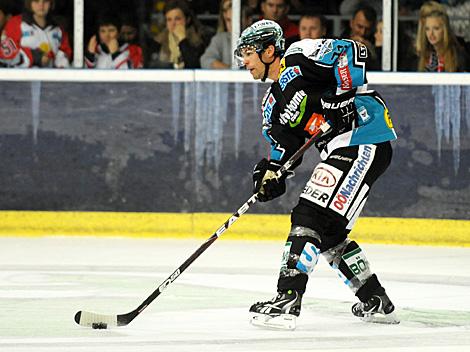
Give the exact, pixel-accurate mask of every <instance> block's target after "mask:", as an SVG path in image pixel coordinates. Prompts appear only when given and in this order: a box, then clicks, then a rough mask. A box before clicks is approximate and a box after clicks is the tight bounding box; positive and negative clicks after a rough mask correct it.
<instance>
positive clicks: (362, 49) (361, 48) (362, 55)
mask: <svg viewBox="0 0 470 352" xmlns="http://www.w3.org/2000/svg"><path fill="white" fill-rule="evenodd" d="M357 45H358V47H359V57H360V58H361V59H367V47H366V46H365V45H364V44H362V43H359V42H357Z"/></svg>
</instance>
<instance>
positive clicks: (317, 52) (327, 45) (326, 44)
mask: <svg viewBox="0 0 470 352" xmlns="http://www.w3.org/2000/svg"><path fill="white" fill-rule="evenodd" d="M313 45H314V49H313V51H312V53H311V54H310V55H309V56H308V58H309V59H311V60H315V61H322V60H323V59H324V58H325V56H326V55H328V54H329V53H331V52H333V39H322V40H315V42H314V43H313Z"/></svg>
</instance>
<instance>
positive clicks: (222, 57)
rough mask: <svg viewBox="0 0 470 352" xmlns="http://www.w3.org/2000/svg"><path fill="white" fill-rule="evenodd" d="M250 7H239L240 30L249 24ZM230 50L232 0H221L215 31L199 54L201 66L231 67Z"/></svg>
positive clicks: (231, 56) (209, 67) (210, 67)
mask: <svg viewBox="0 0 470 352" xmlns="http://www.w3.org/2000/svg"><path fill="white" fill-rule="evenodd" d="M250 14H251V9H250V8H249V7H247V6H243V7H242V9H241V17H242V21H241V22H242V23H241V30H243V29H244V28H245V27H247V26H248V25H250V24H251V22H250V21H251V19H250ZM232 58H233V52H232V0H221V1H220V4H219V19H218V25H217V33H216V34H215V35H214V36H213V37H212V39H211V42H210V44H209V46H208V47H207V49H206V51H204V54H203V55H202V56H201V67H202V68H205V69H228V68H230V67H231V63H232Z"/></svg>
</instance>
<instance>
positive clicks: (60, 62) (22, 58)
mask: <svg viewBox="0 0 470 352" xmlns="http://www.w3.org/2000/svg"><path fill="white" fill-rule="evenodd" d="M53 8H54V0H26V1H25V10H24V12H23V14H21V15H18V16H14V17H12V18H11V19H10V20H9V21H8V23H7V24H6V26H5V28H4V33H3V35H2V44H3V43H4V42H7V41H8V42H9V43H11V44H12V45H13V46H14V47H15V52H14V53H13V54H12V55H10V58H9V61H10V63H11V64H10V66H14V67H58V68H64V67H69V66H70V59H71V57H72V49H71V47H70V44H69V40H68V35H67V33H66V32H65V31H64V30H63V29H62V28H61V27H60V26H58V25H57V24H56V22H55V21H54V20H53V19H52V16H51V12H52V10H53Z"/></svg>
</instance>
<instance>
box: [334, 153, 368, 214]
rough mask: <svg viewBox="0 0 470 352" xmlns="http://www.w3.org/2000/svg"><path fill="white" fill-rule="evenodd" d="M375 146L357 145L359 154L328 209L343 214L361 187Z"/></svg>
mask: <svg viewBox="0 0 470 352" xmlns="http://www.w3.org/2000/svg"><path fill="white" fill-rule="evenodd" d="M374 154H375V146H371V145H364V146H360V147H359V156H358V158H357V159H356V160H355V161H354V164H353V165H352V167H351V169H350V170H349V172H348V174H347V175H346V177H345V178H344V181H343V183H342V184H341V186H340V187H339V189H338V192H337V193H336V194H335V197H334V199H333V201H332V202H331V204H330V209H332V210H334V211H335V212H337V213H339V214H341V215H344V214H346V212H347V210H348V209H349V206H350V205H351V203H352V201H353V199H354V197H355V196H356V194H357V192H358V191H359V190H360V189H361V185H362V182H363V181H364V177H365V175H366V173H367V171H368V170H369V167H370V165H371V164H372V161H373V159H374Z"/></svg>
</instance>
